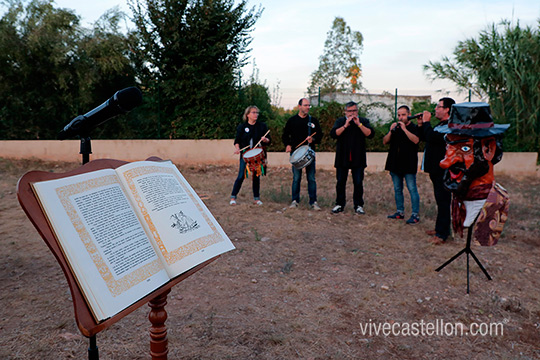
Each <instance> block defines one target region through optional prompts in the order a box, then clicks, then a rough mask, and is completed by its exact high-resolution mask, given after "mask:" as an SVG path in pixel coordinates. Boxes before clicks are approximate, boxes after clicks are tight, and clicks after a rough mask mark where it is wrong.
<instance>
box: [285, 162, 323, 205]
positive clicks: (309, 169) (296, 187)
mask: <svg viewBox="0 0 540 360" xmlns="http://www.w3.org/2000/svg"><path fill="white" fill-rule="evenodd" d="M304 169H306V177H307V184H308V188H307V189H308V195H309V204H310V205H313V203H314V202H316V201H317V182H316V181H315V159H313V161H312V162H311V164H309V165H308V166H306V167H305V168H304ZM292 173H293V182H292V189H291V194H292V199H293V200H296V202H300V183H301V181H302V169H300V170H298V169H297V168H295V167H294V166H293V167H292Z"/></svg>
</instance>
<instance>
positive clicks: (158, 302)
mask: <svg viewBox="0 0 540 360" xmlns="http://www.w3.org/2000/svg"><path fill="white" fill-rule="evenodd" d="M170 292H171V290H170V289H169V290H167V291H166V292H164V293H163V294H161V295H159V296H157V297H155V298H154V299H152V300H150V302H149V303H148V306H150V307H151V308H152V310H150V314H148V319H149V320H150V323H152V326H151V327H150V355H152V360H167V354H168V352H169V346H168V340H167V326H166V325H165V321H166V320H167V311H165V305H167V295H168V294H169V293H170Z"/></svg>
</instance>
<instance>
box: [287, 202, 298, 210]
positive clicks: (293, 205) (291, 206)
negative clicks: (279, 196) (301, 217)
mask: <svg viewBox="0 0 540 360" xmlns="http://www.w3.org/2000/svg"><path fill="white" fill-rule="evenodd" d="M297 207H298V202H297V201H296V200H293V201H292V203H291V205H289V208H291V209H294V208H297Z"/></svg>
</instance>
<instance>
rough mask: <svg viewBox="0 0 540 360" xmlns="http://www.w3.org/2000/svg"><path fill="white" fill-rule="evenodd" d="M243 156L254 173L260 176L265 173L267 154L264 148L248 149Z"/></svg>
mask: <svg viewBox="0 0 540 360" xmlns="http://www.w3.org/2000/svg"><path fill="white" fill-rule="evenodd" d="M243 158H244V161H245V162H246V165H247V167H248V168H249V170H250V171H251V172H252V173H253V174H254V175H256V176H260V175H261V173H263V167H264V166H265V165H266V156H265V155H264V150H263V149H262V148H255V149H251V150H248V151H246V152H245V153H244V155H243Z"/></svg>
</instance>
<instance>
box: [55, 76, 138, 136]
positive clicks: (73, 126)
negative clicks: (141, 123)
mask: <svg viewBox="0 0 540 360" xmlns="http://www.w3.org/2000/svg"><path fill="white" fill-rule="evenodd" d="M141 103H142V93H141V90H139V89H138V88H136V87H128V88H125V89H123V90H119V91H117V92H116V93H115V94H114V95H113V96H112V97H111V98H110V99H109V100H107V101H105V102H104V103H103V104H101V105H99V106H98V107H97V108H95V109H93V110H90V111H89V112H87V113H86V114H84V115H79V116H77V117H76V118H74V119H73V120H71V122H70V123H69V124H67V125H66V126H65V127H64V128H63V129H62V130H61V131H60V132H59V133H58V140H65V139H67V138H70V137H74V136H76V135H85V136H86V135H87V134H88V132H89V131H90V130H92V129H94V128H95V127H97V126H98V125H100V124H102V123H104V122H105V121H107V120H109V119H111V118H113V117H115V116H116V115H120V114H127V113H128V112H130V111H131V110H133V109H134V108H135V107H137V106H139V105H140V104H141Z"/></svg>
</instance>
